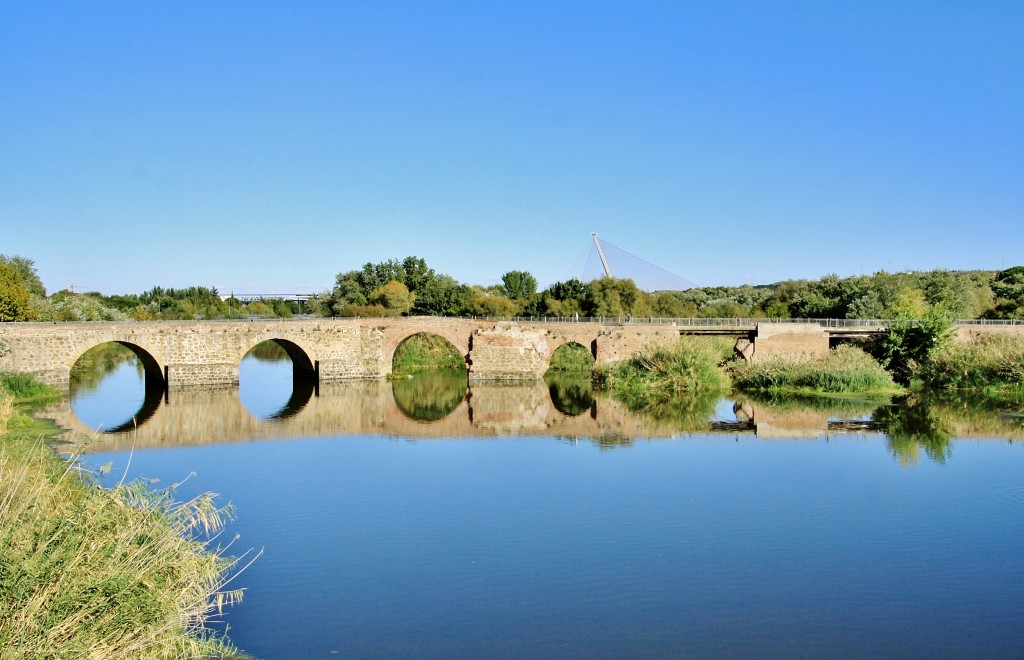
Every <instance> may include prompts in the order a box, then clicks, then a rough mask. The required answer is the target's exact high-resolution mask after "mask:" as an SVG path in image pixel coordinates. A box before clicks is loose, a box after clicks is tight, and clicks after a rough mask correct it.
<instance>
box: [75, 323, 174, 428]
mask: <svg viewBox="0 0 1024 660" xmlns="http://www.w3.org/2000/svg"><path fill="white" fill-rule="evenodd" d="M105 346H114V347H119V348H120V349H123V350H127V351H128V352H129V353H131V355H133V356H134V357H135V358H136V359H137V360H138V361H139V364H140V365H141V366H142V374H143V383H142V388H143V393H142V401H141V403H140V404H139V408H138V409H137V410H136V411H134V412H133V413H132V414H131V415H129V416H127V417H124V418H121V420H119V423H113V424H112V425H111V426H106V423H107V422H106V421H102V422H101V421H99V420H97V419H94V420H93V421H92V422H87V421H86V419H85V418H81V419H79V422H80V423H82V424H83V425H85V426H89V427H90V428H91V430H92V431H94V432H101V433H115V434H116V433H124V432H127V431H133V430H135V429H137V428H139V427H140V426H142V425H143V424H145V423H146V421H147V420H149V418H151V417H152V416H153V415H154V414H155V413H156V411H157V410H158V409H159V408H160V405H161V404H162V403H163V401H164V395H165V393H166V391H167V383H166V378H165V374H164V372H163V370H162V369H161V366H160V363H159V362H157V359H156V358H155V357H154V356H153V355H152V354H151V353H150V352H149V351H147V350H146V349H144V348H142V347H141V346H139V345H138V344H136V343H135V342H131V341H125V340H112V341H101V342H99V343H96V344H94V345H92V346H90V347H89V348H86V349H85V350H81V351H80V352H79V351H76V353H77V355H76V356H75V357H74V359H73V360H72V362H71V364H70V366H69V367H68V374H69V376H68V387H69V389H70V391H71V396H72V410H73V413H74V414H75V415H76V417H77V416H78V415H79V414H82V411H81V409H76V408H74V404H75V401H76V398H75V395H76V392H78V393H79V394H81V393H82V392H83V391H86V392H87V391H89V390H91V389H93V388H94V387H97V386H99V387H103V385H102V383H103V382H104V381H105V380H106V378H107V376H109V375H110V373H111V369H113V370H116V369H117V368H118V367H120V366H121V365H122V364H123V361H122V359H121V357H119V355H120V356H123V355H125V354H124V353H120V354H118V353H114V354H109V353H108V354H107V355H106V356H105V357H102V356H103V354H102V353H100V356H101V357H100V363H94V364H93V365H92V367H93V368H92V369H89V368H88V367H87V371H86V372H85V373H83V374H82V375H84V376H85V377H86V378H87V380H86V382H85V383H82V381H81V380H80V378H79V379H76V380H75V381H72V378H71V374H72V372H74V370H75V367H76V366H77V365H78V364H79V363H80V362H81V361H82V359H83V358H84V357H85V356H86V355H87V354H89V353H91V352H93V351H96V350H98V349H101V348H103V347H105ZM103 364H105V365H106V367H105V368H104V367H103V366H101V365H103ZM97 376H98V380H97V379H96V378H97ZM76 383H77V387H76V386H75V385H76ZM90 383H91V384H90ZM82 388H84V390H83V389H82ZM87 398H88V397H87ZM93 412H94V413H95V411H93ZM123 412H125V411H122V413H123ZM106 414H110V413H109V411H108V412H107V413H106ZM103 416H105V415H101V417H103Z"/></svg>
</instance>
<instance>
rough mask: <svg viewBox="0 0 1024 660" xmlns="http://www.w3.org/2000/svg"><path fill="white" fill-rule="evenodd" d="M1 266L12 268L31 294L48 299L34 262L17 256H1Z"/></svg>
mask: <svg viewBox="0 0 1024 660" xmlns="http://www.w3.org/2000/svg"><path fill="white" fill-rule="evenodd" d="M0 264H3V265H6V266H10V267H11V269H13V270H14V272H15V273H16V274H17V276H18V279H19V280H20V281H21V284H22V286H24V287H25V290H26V291H28V292H29V294H31V295H33V296H39V297H41V298H45V297H46V287H44V286H43V281H42V280H40V279H39V274H38V273H37V272H36V264H35V262H34V261H32V260H31V259H26V258H25V257H19V256H17V255H15V256H13V257H8V256H7V255H5V254H0Z"/></svg>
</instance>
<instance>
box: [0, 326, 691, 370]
mask: <svg viewBox="0 0 1024 660" xmlns="http://www.w3.org/2000/svg"><path fill="white" fill-rule="evenodd" d="M419 333H431V334H435V335H439V336H441V337H443V338H444V339H446V340H447V341H448V342H450V343H451V344H452V345H453V346H454V347H455V348H456V349H457V350H458V351H459V353H460V354H461V355H463V356H464V358H465V360H466V364H467V366H468V368H469V370H470V378H471V379H475V380H489V379H502V380H511V379H532V378H539V377H541V376H543V374H544V372H545V371H546V370H547V368H548V366H549V365H550V362H551V356H552V354H553V353H554V351H555V349H557V348H558V347H559V346H562V345H563V344H566V343H578V344H581V345H582V346H584V347H586V348H587V349H589V350H590V352H591V354H592V355H593V356H594V358H595V360H596V364H599V365H601V364H610V363H613V362H616V361H618V360H621V359H623V358H625V357H628V356H630V355H633V354H635V353H636V352H637V351H639V350H640V349H641V348H643V347H644V346H646V345H648V344H665V343H670V342H672V341H676V340H678V338H679V330H678V329H677V328H672V327H661V326H655V325H635V326H634V325H629V324H600V323H519V322H495V321H482V320H474V319H462V318H435V317H400V318H387V319H300V320H291V319H289V320H252V321H249V320H245V321H136V322H89V323H3V324H0V342H2V345H4V346H6V349H7V352H6V355H4V356H3V357H0V371H14V372H26V373H34V374H36V375H38V376H39V377H40V379H41V380H43V381H44V382H47V383H50V384H53V385H57V386H62V387H67V385H68V382H69V375H70V371H71V367H72V366H73V365H74V364H75V362H76V361H77V360H78V358H80V357H81V356H82V354H83V353H85V352H86V351H87V350H89V349H90V348H93V347H94V346H99V345H100V344H104V343H108V342H115V343H118V344H121V345H123V346H126V347H128V348H129V349H131V350H132V351H133V352H134V353H135V354H136V355H137V356H138V357H139V358H140V360H141V362H142V364H143V367H144V368H145V370H146V380H147V382H148V383H158V384H160V385H167V386H170V387H172V388H173V387H176V386H183V385H230V384H236V383H238V364H239V362H241V360H242V358H243V357H244V356H245V354H246V353H247V352H248V351H249V350H250V349H251V348H252V347H254V346H256V345H257V344H259V343H261V342H264V341H267V340H271V341H274V342H275V343H277V344H278V345H280V346H281V347H283V348H284V350H285V351H287V352H288V355H289V356H290V357H291V359H292V364H293V365H294V370H295V376H296V380H297V381H306V382H308V381H313V382H321V381H332V380H343V379H355V378H382V377H386V376H387V375H388V374H390V373H391V365H392V361H393V358H394V354H395V349H397V348H398V346H399V345H400V344H401V343H402V342H403V341H405V340H406V339H408V338H409V337H411V336H413V335H415V334H419Z"/></svg>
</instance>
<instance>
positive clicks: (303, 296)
mask: <svg viewBox="0 0 1024 660" xmlns="http://www.w3.org/2000/svg"><path fill="white" fill-rule="evenodd" d="M314 296H316V294H315V293H222V294H220V299H221V300H231V299H232V298H234V299H235V300H238V301H240V302H246V303H247V302H255V301H257V300H287V301H289V302H306V301H307V300H309V299H310V298H313V297H314Z"/></svg>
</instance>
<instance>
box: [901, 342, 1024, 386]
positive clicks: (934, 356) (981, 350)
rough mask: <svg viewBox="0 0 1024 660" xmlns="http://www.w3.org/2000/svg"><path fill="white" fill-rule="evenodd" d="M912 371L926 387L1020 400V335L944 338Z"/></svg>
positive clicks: (1023, 379) (1023, 371) (1023, 356)
mask: <svg viewBox="0 0 1024 660" xmlns="http://www.w3.org/2000/svg"><path fill="white" fill-rule="evenodd" d="M914 375H915V377H916V378H918V379H919V380H920V383H921V385H922V386H924V387H925V388H927V389H932V390H939V391H961V392H963V391H971V392H977V393H980V394H982V395H986V396H989V397H995V398H1013V399H1017V400H1020V401H1024V336H1020V335H997V334H993V335H987V336H982V337H980V338H978V339H976V340H975V341H973V342H970V343H955V342H947V343H945V344H943V345H942V346H940V347H938V348H937V349H936V350H935V351H933V352H932V353H931V355H930V356H929V359H928V360H927V361H925V362H924V363H922V364H921V365H920V366H919V367H918V368H917V369H916V371H915V374H914Z"/></svg>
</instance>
